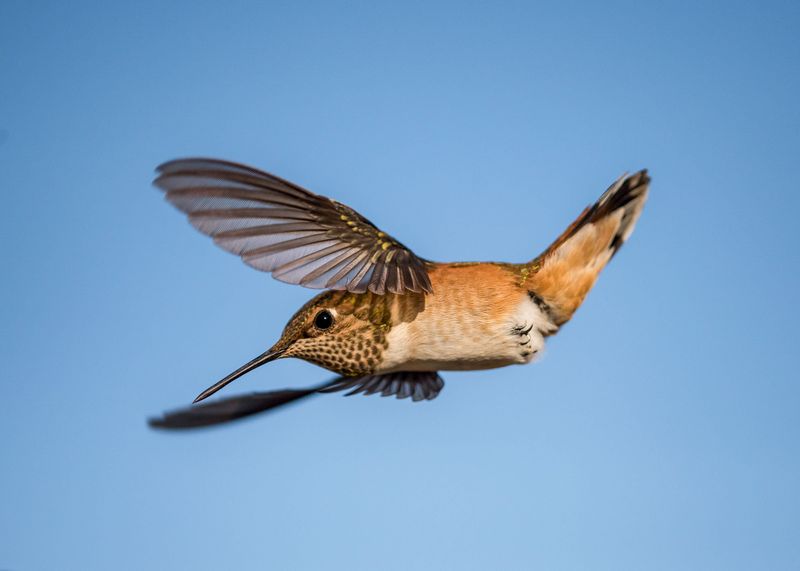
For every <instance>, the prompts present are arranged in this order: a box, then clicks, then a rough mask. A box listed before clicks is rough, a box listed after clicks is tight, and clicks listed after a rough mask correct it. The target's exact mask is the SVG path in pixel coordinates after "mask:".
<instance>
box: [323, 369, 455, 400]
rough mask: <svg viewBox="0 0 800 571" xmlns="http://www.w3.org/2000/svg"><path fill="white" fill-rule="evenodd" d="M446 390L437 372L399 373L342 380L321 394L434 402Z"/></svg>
mask: <svg viewBox="0 0 800 571" xmlns="http://www.w3.org/2000/svg"><path fill="white" fill-rule="evenodd" d="M442 388H444V381H443V380H442V378H441V377H440V376H439V373H436V372H398V373H387V374H385V375H367V376H366V377H356V378H342V379H340V380H339V381H338V382H334V383H333V384H331V385H330V386H328V387H326V388H324V389H321V390H320V391H319V392H321V393H332V392H335V391H346V390H348V389H350V392H349V393H347V394H346V395H345V396H347V397H349V396H350V395H354V394H357V393H364V394H365V395H374V394H376V393H380V395H381V396H382V397H388V396H392V395H395V396H397V398H399V399H404V398H408V397H411V400H413V401H414V402H416V401H420V400H433V399H435V398H436V396H437V395H438V394H439V391H441V390H442Z"/></svg>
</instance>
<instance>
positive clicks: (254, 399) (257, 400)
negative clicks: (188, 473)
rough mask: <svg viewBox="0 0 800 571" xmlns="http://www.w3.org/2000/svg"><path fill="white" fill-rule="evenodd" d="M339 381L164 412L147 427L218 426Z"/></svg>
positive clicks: (209, 402) (303, 396) (208, 402)
mask: <svg viewBox="0 0 800 571" xmlns="http://www.w3.org/2000/svg"><path fill="white" fill-rule="evenodd" d="M339 380H340V379H339V378H337V379H336V380H334V381H332V382H331V383H327V384H325V385H322V386H319V387H314V388H310V389H283V390H280V391H269V392H263V393H250V394H247V395H241V396H236V397H229V398H224V399H219V400H216V401H206V402H204V403H202V404H195V405H192V406H189V407H186V408H182V409H178V410H172V411H169V412H166V413H164V415H163V416H161V417H160V418H151V419H150V420H149V421H148V424H150V426H151V427H153V428H199V427H202V426H212V425H214V424H221V423H224V422H229V421H231V420H236V419H239V418H244V417H246V416H250V415H253V414H257V413H259V412H265V411H268V410H270V409H273V408H278V407H280V406H283V405H286V404H289V403H292V402H295V401H297V400H300V399H302V398H305V397H309V396H311V395H313V394H316V393H317V392H318V391H319V390H320V389H323V388H325V387H328V386H331V385H332V384H333V383H336V382H338V381H339Z"/></svg>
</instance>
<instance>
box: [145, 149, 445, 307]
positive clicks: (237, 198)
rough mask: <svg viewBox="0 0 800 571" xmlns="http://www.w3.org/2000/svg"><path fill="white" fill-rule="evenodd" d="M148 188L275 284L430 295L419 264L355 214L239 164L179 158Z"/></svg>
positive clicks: (283, 181)
mask: <svg viewBox="0 0 800 571" xmlns="http://www.w3.org/2000/svg"><path fill="white" fill-rule="evenodd" d="M157 172H158V176H157V178H156V179H155V181H154V184H155V185H156V186H157V187H158V188H160V189H161V190H163V191H164V192H165V193H166V198H167V200H168V201H169V202H171V203H172V204H173V205H174V206H175V207H177V208H178V209H179V210H181V211H182V212H184V213H186V214H187V215H188V216H189V221H190V222H191V223H192V224H193V225H194V227H195V228H197V229H198V230H200V231H201V232H203V233H204V234H207V235H209V236H211V237H212V238H213V239H214V242H215V243H216V244H217V245H219V246H220V247H221V248H224V249H225V250H227V251H229V252H232V253H234V254H236V255H237V256H241V258H242V260H244V262H245V263H246V264H248V265H250V266H252V267H254V268H256V269H258V270H262V271H265V272H271V273H272V275H273V277H275V278H277V279H279V280H281V281H284V282H288V283H292V284H299V285H303V286H306V287H311V288H328V289H336V290H348V291H352V292H356V293H363V292H365V291H367V290H369V291H371V292H373V293H376V294H379V295H382V294H384V293H386V292H391V293H404V292H408V291H411V292H428V293H430V292H431V291H432V288H431V283H430V280H429V279H428V273H427V270H426V267H425V262H424V261H423V260H421V259H420V258H418V257H417V256H416V255H415V254H414V253H413V252H412V251H411V250H409V249H408V248H406V247H405V246H403V245H402V244H401V243H400V242H398V241H397V240H395V239H394V238H392V237H391V236H389V235H388V234H386V233H384V232H381V231H380V230H379V229H378V228H377V227H376V226H375V225H374V224H372V223H371V222H370V221H369V220H367V219H366V218H364V217H363V216H361V215H360V214H359V213H358V212H356V211H355V210H353V209H351V208H349V207H347V206H345V205H344V204H341V203H339V202H336V201H335V200H331V199H329V198H326V197H324V196H320V195H318V194H314V193H312V192H309V191H308V190H305V189H303V188H301V187H299V186H297V185H295V184H292V183H291V182H288V181H285V180H283V179H281V178H278V177H276V176H273V175H271V174H268V173H265V172H262V171H260V170H257V169H254V168H250V167H247V166H244V165H239V164H235V163H230V162H226V161H219V160H214V159H180V160H176V161H170V162H168V163H164V164H163V165H161V166H159V167H158V169H157Z"/></svg>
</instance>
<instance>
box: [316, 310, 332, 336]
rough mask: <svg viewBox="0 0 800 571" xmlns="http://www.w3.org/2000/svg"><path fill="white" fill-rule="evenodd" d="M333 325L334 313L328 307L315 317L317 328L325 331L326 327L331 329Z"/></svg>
mask: <svg viewBox="0 0 800 571" xmlns="http://www.w3.org/2000/svg"><path fill="white" fill-rule="evenodd" d="M331 325H333V315H331V312H330V311H328V310H327V309H323V310H322V311H320V312H319V313H318V314H317V316H316V317H315V318H314V327H316V328H317V329H321V330H323V331H324V330H325V329H330V326H331Z"/></svg>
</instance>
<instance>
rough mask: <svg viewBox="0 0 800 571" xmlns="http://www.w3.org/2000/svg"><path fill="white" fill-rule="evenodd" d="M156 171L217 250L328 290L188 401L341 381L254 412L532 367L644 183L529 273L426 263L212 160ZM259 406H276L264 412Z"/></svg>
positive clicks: (605, 257) (609, 195)
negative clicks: (318, 370)
mask: <svg viewBox="0 0 800 571" xmlns="http://www.w3.org/2000/svg"><path fill="white" fill-rule="evenodd" d="M159 170H160V173H161V175H160V176H159V178H158V179H157V180H156V184H157V185H158V186H159V187H161V188H162V189H164V190H165V191H166V195H167V198H168V199H169V200H170V201H171V202H172V203H173V204H175V205H176V206H177V207H178V208H179V209H181V210H183V211H184V212H186V213H187V214H188V215H189V219H190V221H191V222H192V224H193V225H194V226H195V227H196V228H198V229H199V230H200V231H202V232H204V233H206V234H209V235H211V236H212V237H214V241H215V242H216V243H217V244H218V245H220V246H221V247H223V248H225V249H226V250H229V251H231V252H233V253H236V254H238V255H240V256H241V257H242V258H243V260H244V261H245V262H246V263H248V264H249V265H252V266H254V267H256V268H257V269H261V270H264V271H269V272H271V273H272V274H273V276H275V277H277V278H278V279H281V280H283V281H288V282H290V283H298V284H301V285H306V286H309V287H327V288H330V289H328V290H327V291H325V292H323V293H321V294H319V295H317V296H316V297H315V298H313V299H312V300H310V301H309V302H308V303H306V304H305V305H304V306H303V307H302V308H301V309H300V310H299V311H298V312H297V313H296V314H295V315H294V316H293V317H292V319H291V320H290V321H289V323H288V324H287V326H286V328H285V329H284V332H283V335H282V336H281V338H280V339H279V340H278V342H277V343H276V344H275V345H274V346H273V347H272V348H271V349H269V350H268V351H267V352H265V353H264V354H262V355H260V356H259V357H257V358H256V359H254V360H253V361H251V362H250V363H248V364H247V365H245V366H243V367H241V368H240V369H238V370H237V371H235V372H234V373H232V374H230V375H228V376H227V377H225V378H224V379H222V380H221V381H220V382H219V383H217V384H215V385H214V386H212V387H211V388H209V389H207V390H206V391H204V392H203V393H201V395H200V396H199V397H198V399H197V400H202V399H204V398H206V397H207V396H210V395H211V394H213V393H214V392H216V391H217V390H219V389H220V388H222V387H223V386H225V385H226V384H228V383H229V382H231V381H233V380H234V379H236V378H238V377H239V376H241V375H243V374H244V373H246V372H248V371H250V370H252V369H253V368H255V367H257V366H260V365H262V364H264V363H266V362H268V361H271V360H273V359H276V358H282V357H297V358H301V359H305V360H307V361H310V362H312V363H315V364H317V365H320V366H322V367H324V368H327V369H329V370H332V371H334V372H336V373H338V374H340V375H342V377H341V378H339V379H337V380H335V381H333V382H332V383H330V384H328V385H326V386H324V387H317V388H315V389H309V390H307V391H288V392H287V391H277V392H274V393H262V394H260V395H255V396H251V397H248V398H250V399H253V398H257V399H260V400H259V402H260V403H262V404H263V406H261V405H259V406H260V408H259V406H256V407H255V408H256V409H257V410H263V409H266V408H271V407H273V406H277V404H283V403H284V401H285V399H286V398H288V397H287V396H286V395H287V394H289V393H292V395H293V396H292V397H291V398H289V400H293V399H295V398H300V397H301V396H307V395H308V394H311V393H313V392H314V391H316V390H318V389H320V392H330V391H334V390H343V389H350V390H351V393H350V394H352V393H354V392H364V393H366V394H373V393H380V394H382V395H384V396H388V395H396V396H398V397H399V398H403V397H412V398H413V400H423V399H431V398H434V397H435V396H436V395H437V394H438V393H439V391H440V390H441V388H442V387H443V382H442V380H441V378H440V377H439V376H438V373H437V372H438V371H443V370H478V369H491V368H496V367H503V366H506V365H513V364H525V363H528V362H530V361H531V360H533V359H534V358H535V357H536V355H537V354H539V353H540V352H541V350H542V349H543V347H544V342H545V339H546V338H547V337H548V336H550V335H553V334H554V333H556V332H557V331H558V329H559V328H560V327H561V326H562V325H563V324H564V323H566V322H567V321H568V320H569V319H570V318H571V317H572V315H573V313H574V312H575V310H576V309H577V308H578V306H579V305H580V304H581V303H582V302H583V300H584V298H585V297H586V294H587V293H588V292H589V290H590V289H591V288H592V286H593V285H594V283H595V280H596V279H597V277H598V275H599V273H600V271H601V270H602V269H603V267H605V265H606V264H607V263H608V261H609V260H610V259H611V258H612V257H613V255H614V254H615V253H616V252H617V250H618V249H619V247H620V246H621V245H622V243H623V242H624V241H625V240H626V239H627V238H628V237H629V236H630V234H631V232H632V231H633V227H634V225H635V223H636V220H637V219H638V217H639V214H640V213H641V210H642V207H643V205H644V202H645V199H646V196H647V187H648V183H649V178H648V177H647V175H646V172H645V171H640V172H638V173H636V174H634V175H632V176H630V177H627V178H626V177H622V178H620V179H618V180H617V181H616V182H615V183H614V184H613V185H612V186H611V187H610V188H609V189H608V190H607V191H606V193H605V194H603V196H602V197H601V198H600V199H599V200H598V201H597V203H595V204H594V205H593V206H592V207H590V208H587V209H586V210H584V212H583V213H582V214H581V215H580V216H579V217H578V219H577V220H575V222H573V224H572V225H571V226H569V228H567V230H566V231H565V232H564V233H563V234H562V235H561V236H559V237H558V238H557V239H556V241H555V242H554V243H553V244H552V245H551V246H550V247H549V248H548V249H547V250H545V251H544V252H543V253H542V254H541V255H539V256H538V257H536V258H535V259H533V260H532V261H530V262H526V263H520V264H511V263H497V262H468V263H464V262H462V263H438V262H431V261H428V260H424V259H422V258H418V257H417V256H415V255H414V254H413V252H411V250H409V249H408V248H406V247H405V246H403V245H402V244H400V243H399V242H398V241H396V240H395V239H394V238H392V237H391V236H389V235H387V234H386V233H384V232H382V231H380V230H378V228H377V227H375V226H374V225H373V224H372V223H370V222H369V221H368V220H367V219H365V218H363V217H362V216H360V215H359V214H358V213H356V212H355V211H353V210H352V209H350V208H348V207H346V206H344V205H342V204H340V203H338V202H335V201H332V200H330V199H327V198H324V197H321V196H319V195H315V194H313V193H310V192H308V191H306V190H305V189H302V188H301V187H298V186H296V185H293V184H292V183H289V182H287V181H285V180H283V179H279V178H277V177H274V176H273V175H269V174H267V173H263V172H262V171H257V170H255V169H251V168H250V167H245V166H242V165H237V164H235V163H228V162H224V161H215V160H210V159H187V160H182V161H173V162H171V163H166V164H165V165H162V167H160V168H159ZM295 393H297V394H296V395H295ZM269 394H273V395H279V396H280V398H278V399H277V400H275V399H272V400H274V401H275V402H272V401H271V400H270V398H268V397H267V396H265V395H269ZM276 398H277V397H276ZM197 400H196V401H195V402H197ZM233 401H236V399H227V402H228V403H229V404H231V405H233V404H235V405H236V406H235V407H234V408H236V410H238V411H241V410H246V411H247V412H244V413H241V412H236V413H231V414H229V413H227V412H226V415H227V416H226V415H222V417H220V416H219V413H218V412H216V411H218V410H220V405H208V406H207V407H206V408H205V409H203V406H202V405H201V406H200V407H195V408H194V409H191V411H194V412H182V413H180V415H182V416H181V418H183V419H184V420H185V419H186V418H189V419H190V420H189V421H187V422H189V424H188V425H193V424H192V423H193V422H197V419H198V418H199V417H201V416H203V414H205V415H206V417H208V418H211V419H212V420H213V421H214V422H217V421H219V420H220V418H221V419H222V420H226V419H228V418H235V417H238V416H242V415H243V414H251V413H252V412H254V411H253V410H251V409H252V408H254V405H253V404H252V402H253V401H252V400H251V401H247V402H246V403H245V402H244V401H243V402H238V401H237V402H235V403H234V402H233ZM278 401H280V402H278ZM222 402H223V404H224V403H225V402H226V401H222ZM287 402H288V401H287ZM223 408H224V407H223ZM228 408H230V407H228ZM228 408H226V409H225V410H228ZM203 411H205V412H203ZM187 415H188V417H187ZM168 418H170V417H168ZM172 418H173V419H174V418H177V417H175V416H174V415H173V417H172ZM204 418H205V417H204ZM208 418H207V420H208ZM204 423H205V424H208V423H211V422H204ZM161 425H162V426H170V424H169V423H164V424H161ZM173 425H174V426H178V425H180V423H178V424H174V423H173Z"/></svg>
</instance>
